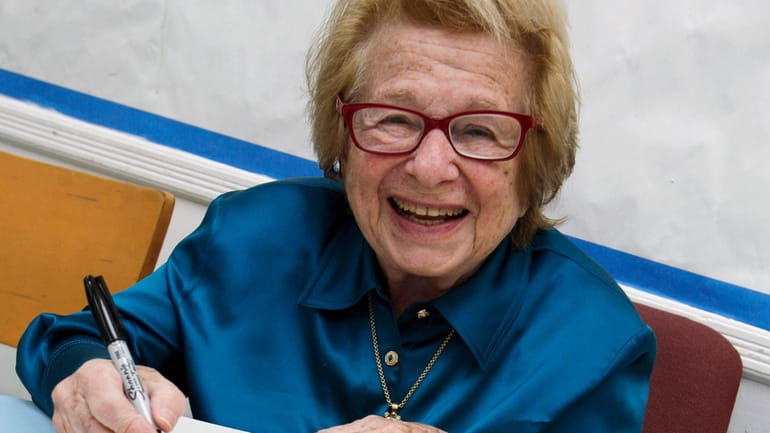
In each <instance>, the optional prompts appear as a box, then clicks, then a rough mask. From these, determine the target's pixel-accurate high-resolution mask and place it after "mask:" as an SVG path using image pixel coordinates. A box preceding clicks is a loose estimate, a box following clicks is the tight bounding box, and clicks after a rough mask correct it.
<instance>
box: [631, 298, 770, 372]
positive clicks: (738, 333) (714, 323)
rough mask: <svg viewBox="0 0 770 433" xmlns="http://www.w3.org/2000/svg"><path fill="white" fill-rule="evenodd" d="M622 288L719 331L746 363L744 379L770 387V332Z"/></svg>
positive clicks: (644, 299)
mask: <svg viewBox="0 0 770 433" xmlns="http://www.w3.org/2000/svg"><path fill="white" fill-rule="evenodd" d="M622 287H623V290H624V291H625V292H626V294H627V295H628V297H629V298H631V299H632V300H633V301H635V302H639V303H640V304H644V305H649V306H650V307H654V308H658V309H660V310H664V311H669V312H672V313H675V314H678V315H680V316H684V317H687V318H689V319H692V320H694V321H696V322H700V323H703V324H705V325H708V326H710V327H711V328H713V329H715V330H716V331H717V332H719V333H720V334H722V335H724V336H725V337H726V338H727V339H728V340H729V341H730V342H731V343H732V344H733V346H735V348H736V349H737V350H738V353H740V355H741V359H742V360H743V376H744V377H745V378H747V379H750V380H753V381H756V382H760V383H764V384H766V385H770V332H768V331H766V330H764V329H761V328H757V327H754V326H751V325H748V324H746V323H743V322H739V321H737V320H733V319H729V318H727V317H724V316H720V315H718V314H714V313H710V312H708V311H703V310H700V309H697V308H695V307H692V306H689V305H687V304H683V303H681V302H677V301H674V300H671V299H668V298H664V297H661V296H657V295H653V294H651V293H649V292H645V291H643V290H639V289H634V288H632V287H628V286H622Z"/></svg>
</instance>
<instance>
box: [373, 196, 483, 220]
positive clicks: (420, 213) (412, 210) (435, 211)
mask: <svg viewBox="0 0 770 433" xmlns="http://www.w3.org/2000/svg"><path fill="white" fill-rule="evenodd" d="M388 201H389V202H390V205H391V207H393V209H394V210H395V211H396V212H397V213H398V214H399V215H401V216H403V217H404V218H407V219H408V220H410V221H412V222H415V223H417V224H422V225H426V226H432V225H436V224H441V223H443V222H446V221H449V220H454V219H457V218H462V217H463V216H465V215H466V214H467V213H468V211H467V210H466V209H462V208H442V207H430V206H421V205H416V204H413V203H407V202H404V201H401V200H397V199H395V198H390V199H388Z"/></svg>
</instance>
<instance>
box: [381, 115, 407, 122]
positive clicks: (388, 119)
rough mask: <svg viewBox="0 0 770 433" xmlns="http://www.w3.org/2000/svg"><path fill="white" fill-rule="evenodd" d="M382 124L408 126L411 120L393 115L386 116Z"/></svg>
mask: <svg viewBox="0 0 770 433" xmlns="http://www.w3.org/2000/svg"><path fill="white" fill-rule="evenodd" d="M380 123H382V124H386V125H408V124H409V123H411V122H409V119H408V118H407V117H406V116H403V115H398V114H393V115H390V116H385V117H384V118H383V119H382V120H380Z"/></svg>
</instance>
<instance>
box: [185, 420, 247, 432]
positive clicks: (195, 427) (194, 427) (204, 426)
mask: <svg viewBox="0 0 770 433" xmlns="http://www.w3.org/2000/svg"><path fill="white" fill-rule="evenodd" d="M171 433H248V432H245V431H243V430H236V429H234V428H230V427H223V426H221V425H216V424H211V423H207V422H203V421H198V420H196V419H192V418H188V417H184V416H183V417H181V418H179V421H178V422H177V423H176V427H174V430H171Z"/></svg>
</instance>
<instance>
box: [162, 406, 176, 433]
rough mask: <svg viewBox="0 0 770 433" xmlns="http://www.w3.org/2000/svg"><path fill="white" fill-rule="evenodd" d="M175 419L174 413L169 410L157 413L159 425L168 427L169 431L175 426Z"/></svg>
mask: <svg viewBox="0 0 770 433" xmlns="http://www.w3.org/2000/svg"><path fill="white" fill-rule="evenodd" d="M176 418H177V417H176V415H174V413H173V412H171V411H170V410H167V409H166V410H160V411H158V421H160V423H161V424H163V425H164V426H168V428H169V430H171V429H172V428H173V427H174V425H175V424H176Z"/></svg>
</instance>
